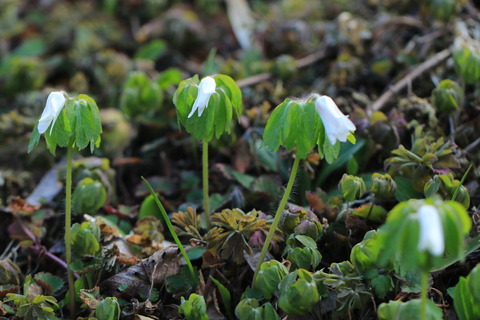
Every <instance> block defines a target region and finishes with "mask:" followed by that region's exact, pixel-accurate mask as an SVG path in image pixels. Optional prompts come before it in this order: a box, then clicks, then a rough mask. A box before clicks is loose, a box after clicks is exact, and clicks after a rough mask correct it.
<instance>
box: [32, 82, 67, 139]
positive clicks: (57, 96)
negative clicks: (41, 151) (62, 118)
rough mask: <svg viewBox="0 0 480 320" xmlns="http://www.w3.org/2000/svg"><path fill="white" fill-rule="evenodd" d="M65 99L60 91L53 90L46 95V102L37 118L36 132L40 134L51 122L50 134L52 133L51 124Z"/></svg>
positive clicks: (53, 122) (58, 113)
mask: <svg viewBox="0 0 480 320" xmlns="http://www.w3.org/2000/svg"><path fill="white" fill-rule="evenodd" d="M65 100H66V99H65V96H64V93H63V92H62V91H53V92H52V93H50V94H49V95H48V98H47V104H46V105H45V109H44V110H43V113H42V116H41V117H40V120H38V133H40V134H42V133H44V132H45V131H47V129H48V127H50V124H51V125H52V126H51V128H50V134H52V130H53V126H54V125H55V121H57V118H58V116H59V115H60V112H61V111H62V109H63V106H64V105H65Z"/></svg>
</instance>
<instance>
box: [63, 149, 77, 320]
mask: <svg viewBox="0 0 480 320" xmlns="http://www.w3.org/2000/svg"><path fill="white" fill-rule="evenodd" d="M72 152H73V147H72V146H71V145H70V146H68V148H67V172H66V182H65V255H66V258H67V277H68V292H69V295H70V301H69V308H70V317H71V318H72V319H73V318H74V317H75V282H74V280H73V272H72V270H71V269H70V265H71V263H72V236H71V234H70V228H71V225H72Z"/></svg>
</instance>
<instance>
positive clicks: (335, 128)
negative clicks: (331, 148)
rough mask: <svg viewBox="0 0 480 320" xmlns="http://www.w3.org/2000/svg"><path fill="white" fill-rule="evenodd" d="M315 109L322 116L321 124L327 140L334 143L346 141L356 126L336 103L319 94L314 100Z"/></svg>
mask: <svg viewBox="0 0 480 320" xmlns="http://www.w3.org/2000/svg"><path fill="white" fill-rule="evenodd" d="M315 109H316V110H317V112H318V114H319V115H320V118H322V122H323V126H324V127H325V133H326V134H327V137H328V140H329V141H330V143H331V144H332V145H334V144H335V143H336V142H337V140H338V141H340V142H345V141H347V137H348V135H349V134H350V132H352V131H355V130H356V129H357V128H356V127H355V125H354V124H353V122H352V121H350V119H348V116H346V115H344V114H343V113H342V112H341V111H340V109H338V107H337V105H336V104H335V102H334V101H333V99H332V98H330V97H329V96H319V97H318V98H317V99H316V100H315Z"/></svg>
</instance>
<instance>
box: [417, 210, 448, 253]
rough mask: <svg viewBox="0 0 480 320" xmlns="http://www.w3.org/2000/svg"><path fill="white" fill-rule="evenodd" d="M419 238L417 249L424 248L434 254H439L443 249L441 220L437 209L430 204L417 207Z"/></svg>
mask: <svg viewBox="0 0 480 320" xmlns="http://www.w3.org/2000/svg"><path fill="white" fill-rule="evenodd" d="M418 222H419V224H420V239H419V241H418V250H425V251H428V252H430V253H431V254H432V255H434V256H441V255H442V254H443V252H444V251H445V239H444V236H443V227H442V222H441V221H440V214H439V213H438V211H437V209H436V208H435V207H434V206H431V205H423V206H421V207H420V209H418Z"/></svg>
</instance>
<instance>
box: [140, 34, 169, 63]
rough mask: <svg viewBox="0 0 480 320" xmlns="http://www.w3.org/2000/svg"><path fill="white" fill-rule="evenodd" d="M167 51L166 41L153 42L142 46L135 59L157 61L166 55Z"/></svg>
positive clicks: (157, 40)
mask: <svg viewBox="0 0 480 320" xmlns="http://www.w3.org/2000/svg"><path fill="white" fill-rule="evenodd" d="M166 49H167V44H166V42H165V41H163V40H160V39H156V40H152V41H150V42H149V43H147V44H146V45H143V46H141V47H140V48H139V49H138V50H137V52H136V53H135V55H134V58H135V59H144V60H152V61H156V60H158V58H160V57H161V56H162V55H163V54H164V53H165V51H166Z"/></svg>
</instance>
